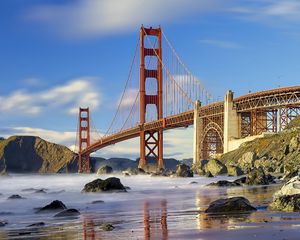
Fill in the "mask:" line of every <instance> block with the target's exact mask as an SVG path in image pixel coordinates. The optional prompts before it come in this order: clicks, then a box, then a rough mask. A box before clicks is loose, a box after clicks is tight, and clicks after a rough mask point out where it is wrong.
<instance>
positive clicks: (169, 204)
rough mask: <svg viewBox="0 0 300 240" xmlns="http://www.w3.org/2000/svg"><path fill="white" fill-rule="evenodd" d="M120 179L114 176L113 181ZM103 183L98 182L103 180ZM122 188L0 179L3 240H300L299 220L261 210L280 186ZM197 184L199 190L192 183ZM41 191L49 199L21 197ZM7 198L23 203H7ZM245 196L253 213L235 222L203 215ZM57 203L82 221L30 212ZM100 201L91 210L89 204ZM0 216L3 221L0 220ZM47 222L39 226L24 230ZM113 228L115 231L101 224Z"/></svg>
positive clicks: (76, 178) (130, 182)
mask: <svg viewBox="0 0 300 240" xmlns="http://www.w3.org/2000/svg"><path fill="white" fill-rule="evenodd" d="M116 176H117V175H116ZM106 177H109V176H105V177H102V178H106ZM117 177H120V178H121V182H122V183H123V184H124V185H126V186H129V187H131V190H129V191H128V193H94V194H83V193H81V192H80V191H81V189H82V188H83V186H84V184H85V183H87V182H89V181H91V180H93V179H95V178H97V176H96V175H77V174H74V175H46V176H42V175H12V176H9V177H1V179H0V193H2V195H1V196H0V220H6V221H7V222H8V224H7V225H6V226H4V227H1V228H0V239H208V240H210V239H222V240H226V239H231V240H232V239H271V238H272V240H275V239H281V240H282V239H300V237H299V236H300V228H299V225H300V214H299V213H280V212H271V211H268V210H267V209H266V207H267V204H268V203H269V202H270V201H271V199H272V195H273V193H274V192H275V191H276V190H277V189H278V188H279V186H278V185H272V186H259V187H258V186H257V187H234V188H208V187H205V186H204V185H206V184H208V183H210V182H213V181H217V180H220V179H227V180H234V179H235V178H229V177H217V178H212V179H208V178H202V177H194V178H166V177H150V176H131V177H123V176H117ZM192 181H196V182H197V184H190V182H192ZM32 187H33V188H46V193H35V192H32V191H22V190H24V189H26V188H32ZM10 194H20V195H22V196H23V197H25V198H26V199H22V200H7V197H8V196H9V195H10ZM232 196H244V197H246V198H248V199H249V200H250V202H251V203H252V205H254V206H255V207H257V208H258V211H257V212H253V213H251V214H238V215H207V214H205V213H203V211H204V210H205V209H206V208H207V206H208V205H209V203H210V202H212V201H214V200H216V199H219V198H224V197H232ZM55 199H59V200H61V201H63V202H64V203H65V204H66V205H67V207H69V208H76V209H78V210H79V211H80V212H81V215H80V216H79V217H77V218H72V219H57V218H54V217H53V215H54V214H53V213H46V214H36V213H35V211H34V210H33V209H34V208H35V207H40V206H44V205H45V204H47V203H50V202H51V201H52V200H55ZM98 200H103V201H104V202H98V203H94V204H92V202H93V201H98ZM1 213H2V214H1ZM36 222H44V223H45V225H44V226H40V227H27V226H28V225H29V224H32V223H36ZM103 223H111V224H112V225H113V226H115V229H114V230H113V231H109V232H106V231H103V230H102V229H101V225H102V224H103Z"/></svg>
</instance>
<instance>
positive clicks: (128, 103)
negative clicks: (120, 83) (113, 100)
mask: <svg viewBox="0 0 300 240" xmlns="http://www.w3.org/2000/svg"><path fill="white" fill-rule="evenodd" d="M138 93H139V89H137V88H129V89H127V90H126V93H125V94H124V96H123V99H122V96H120V99H119V101H118V103H117V106H118V105H119V103H120V101H121V100H122V101H121V105H120V107H121V108H131V107H132V106H133V104H134V103H135V101H136V100H138V99H137V95H138Z"/></svg>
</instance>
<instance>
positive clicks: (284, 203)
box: [268, 176, 300, 212]
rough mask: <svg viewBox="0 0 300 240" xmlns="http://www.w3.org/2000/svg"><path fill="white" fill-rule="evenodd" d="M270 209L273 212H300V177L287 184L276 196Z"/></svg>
mask: <svg viewBox="0 0 300 240" xmlns="http://www.w3.org/2000/svg"><path fill="white" fill-rule="evenodd" d="M268 208H269V209H270V210H273V211H285V212H294V211H300V177H299V176H295V177H293V178H292V179H290V180H289V181H288V182H286V183H285V184H284V185H283V186H282V187H281V189H280V190H278V191H277V192H276V193H275V194H274V196H273V201H272V202H271V203H270V205H269V207H268Z"/></svg>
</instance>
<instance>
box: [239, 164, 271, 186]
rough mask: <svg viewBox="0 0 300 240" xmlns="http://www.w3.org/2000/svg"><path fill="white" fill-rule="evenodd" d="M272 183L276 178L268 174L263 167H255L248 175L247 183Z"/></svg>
mask: <svg viewBox="0 0 300 240" xmlns="http://www.w3.org/2000/svg"><path fill="white" fill-rule="evenodd" d="M270 183H274V180H272V179H271V177H270V176H267V175H266V174H265V172H264V170H263V169H262V168H258V169H257V168H253V169H252V170H251V171H250V172H249V173H248V174H247V175H246V182H245V184H247V185H269V184H270Z"/></svg>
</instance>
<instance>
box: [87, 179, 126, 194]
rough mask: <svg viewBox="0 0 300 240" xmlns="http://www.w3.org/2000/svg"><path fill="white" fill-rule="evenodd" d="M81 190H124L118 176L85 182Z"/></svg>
mask: <svg viewBox="0 0 300 240" xmlns="http://www.w3.org/2000/svg"><path fill="white" fill-rule="evenodd" d="M82 191H83V192H108V191H121V192H126V188H125V187H124V186H123V184H122V183H121V181H120V179H119V178H116V177H110V178H107V179H105V180H102V179H100V178H98V179H96V180H94V181H92V182H89V183H87V184H85V186H84V188H83V190H82Z"/></svg>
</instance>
